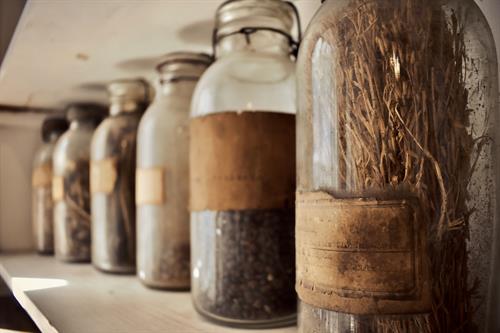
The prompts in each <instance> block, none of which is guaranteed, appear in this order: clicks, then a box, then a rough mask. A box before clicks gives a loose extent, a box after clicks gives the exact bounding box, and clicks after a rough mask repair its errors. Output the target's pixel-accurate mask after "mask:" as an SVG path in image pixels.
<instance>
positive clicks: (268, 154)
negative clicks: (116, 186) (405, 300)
mask: <svg viewBox="0 0 500 333" xmlns="http://www.w3.org/2000/svg"><path fill="white" fill-rule="evenodd" d="M295 14H296V11H295V7H293V5H291V4H290V3H288V2H283V1H279V0H238V1H228V2H226V3H224V4H223V5H222V6H221V7H220V8H219V9H218V11H217V15H216V30H215V33H214V44H215V54H216V61H215V62H214V64H213V65H212V66H211V67H209V69H208V70H207V71H206V72H205V73H204V74H203V76H202V77H201V79H200V82H199V84H198V86H197V88H196V90H195V94H194V96H193V103H192V109H191V117H192V119H191V124H190V131H191V137H190V140H191V141H190V210H191V265H192V277H191V278H192V281H191V283H192V296H193V301H194V305H195V307H196V309H197V310H198V311H199V312H200V313H201V314H203V315H205V316H206V317H207V318H209V319H212V320H215V321H218V322H220V323H223V324H227V325H233V326H246V327H267V326H280V325H286V324H290V323H293V322H294V321H295V318H296V296H295V292H294V267H295V266H294V260H295V256H294V241H293V239H294V237H293V233H294V190H295V115H294V113H295V62H294V57H293V56H292V53H293V52H294V49H295V46H296V44H295V43H294V42H293V38H292V37H291V35H292V34H293V28H294V25H297V26H298V20H297V21H296V19H295ZM294 23H295V24H294ZM299 30H300V29H299Z"/></svg>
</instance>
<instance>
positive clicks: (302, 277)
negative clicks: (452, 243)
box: [296, 192, 431, 315]
mask: <svg viewBox="0 0 500 333" xmlns="http://www.w3.org/2000/svg"><path fill="white" fill-rule="evenodd" d="M417 207H418V202H417V201H416V200H415V199H407V200H372V199H336V198H333V197H332V196H330V195H329V194H327V193H324V192H313V193H297V206H296V210H297V215H296V216H297V220H296V223H297V224H296V248H297V285H296V289H297V293H298V294H299V297H300V299H301V300H302V301H304V302H305V303H308V304H311V305H313V306H317V307H320V308H325V309H329V310H333V311H339V312H345V313H351V314H357V315H365V314H405V313H421V312H427V311H430V309H431V294H430V288H431V285H430V272H429V269H428V268H429V263H428V257H427V255H426V243H425V238H426V230H425V226H424V225H423V223H422V221H421V218H419V210H418V208H417Z"/></svg>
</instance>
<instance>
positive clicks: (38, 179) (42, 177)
mask: <svg viewBox="0 0 500 333" xmlns="http://www.w3.org/2000/svg"><path fill="white" fill-rule="evenodd" d="M51 183H52V165H51V164H50V163H47V164H43V165H40V166H38V167H37V168H35V169H34V170H33V178H32V186H33V187H50V186H51Z"/></svg>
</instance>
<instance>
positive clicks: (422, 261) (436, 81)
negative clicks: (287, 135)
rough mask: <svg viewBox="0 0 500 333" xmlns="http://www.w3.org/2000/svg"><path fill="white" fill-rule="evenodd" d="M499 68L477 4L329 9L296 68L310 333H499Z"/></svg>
mask: <svg viewBox="0 0 500 333" xmlns="http://www.w3.org/2000/svg"><path fill="white" fill-rule="evenodd" d="M495 52H496V51H495V45H494V41H493V37H492V33H491V31H490V28H489V27H488V24H487V22H486V20H485V18H484V17H483V15H482V13H481V12H480V10H479V8H478V7H477V5H476V4H475V3H474V1H472V0H405V1H393V0H377V1H371V0H346V1H335V0H327V1H326V2H325V3H324V4H323V5H322V6H321V8H320V9H319V11H318V13H317V14H316V16H315V17H314V19H313V20H312V21H311V24H310V26H309V28H308V30H307V33H306V36H305V38H304V39H303V41H302V43H301V50H300V54H299V58H298V65H297V66H298V73H300V74H298V92H299V98H298V100H299V111H298V115H297V136H298V137H297V142H298V148H297V154H298V159H297V161H298V190H297V211H296V213H297V220H296V223H297V226H296V228H297V229H296V230H297V233H296V249H297V285H296V288H297V292H298V294H299V298H300V300H301V310H300V314H299V327H300V331H301V332H318V333H320V332H492V331H495V329H494V328H493V327H494V326H493V320H494V319H495V318H496V317H498V315H497V314H498V310H499V308H498V299H497V295H496V294H497V292H496V290H498V289H497V288H498V286H497V283H496V284H495V283H494V276H495V275H494V274H493V270H492V267H493V265H494V264H495V265H497V266H498V263H496V261H495V256H496V255H495V253H498V248H495V250H493V247H494V246H497V245H498V243H497V242H496V241H497V240H496V239H495V237H496V236H495V235H496V232H497V216H498V215H497V214H498V209H499V205H498V200H499V196H498V172H497V168H498V166H497V165H496V163H495V158H494V156H495V155H497V154H498V147H499V144H498V141H497V140H498V139H497V137H496V135H495V129H496V128H498V125H499V124H498V118H497V117H498V110H497V101H498V100H497V96H498V78H497V73H498V71H497V70H498V68H497V61H496V59H497V58H496V53H495ZM497 156H498V155H497ZM495 244H496V245H495ZM496 270H497V271H498V267H496Z"/></svg>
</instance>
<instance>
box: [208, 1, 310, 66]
mask: <svg viewBox="0 0 500 333" xmlns="http://www.w3.org/2000/svg"><path fill="white" fill-rule="evenodd" d="M294 26H295V27H296V30H297V34H296V37H294V36H293V29H294ZM258 31H270V32H274V33H278V34H281V35H284V36H285V37H286V38H287V39H288V42H289V44H290V53H291V54H294V55H296V54H297V50H298V45H299V43H300V40H301V38H302V28H301V24H300V16H299V12H298V10H297V8H296V7H295V5H294V4H293V3H292V2H289V1H282V0H228V1H226V2H224V3H223V4H222V5H220V6H219V8H218V9H217V12H216V15H215V27H214V31H213V36H212V44H213V45H212V46H213V50H214V56H215V53H216V52H215V50H216V46H217V44H218V43H219V42H220V41H221V40H222V39H224V38H226V37H229V36H232V35H235V34H243V35H245V37H246V39H247V41H250V36H251V35H252V34H254V33H255V32H258Z"/></svg>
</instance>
